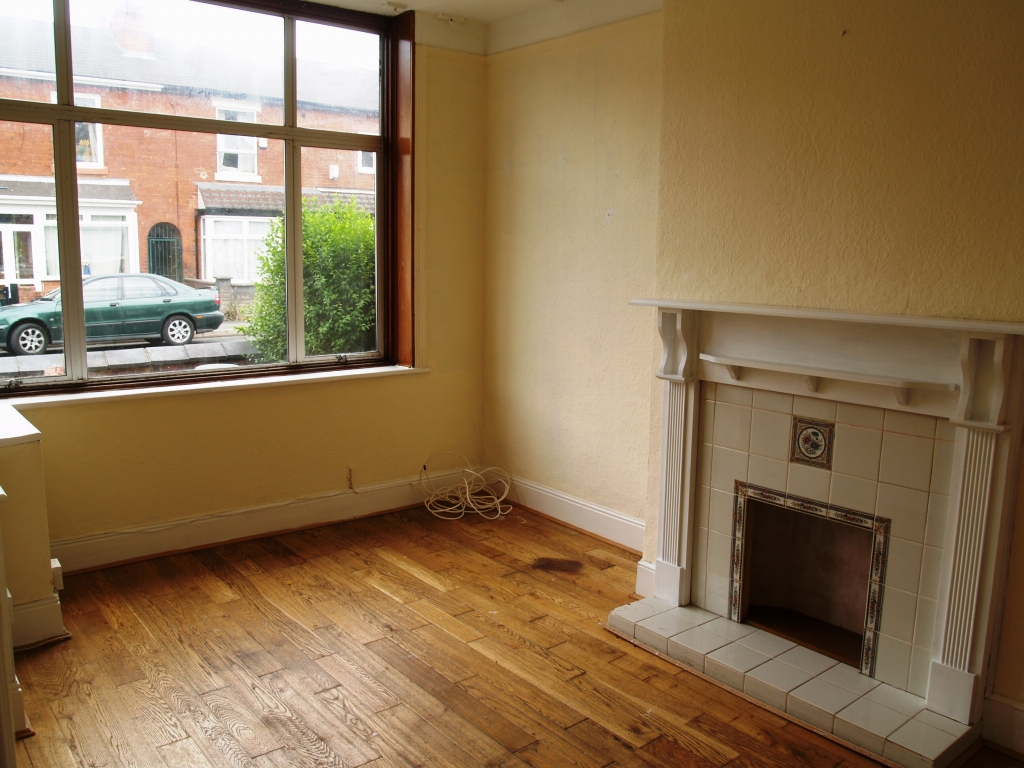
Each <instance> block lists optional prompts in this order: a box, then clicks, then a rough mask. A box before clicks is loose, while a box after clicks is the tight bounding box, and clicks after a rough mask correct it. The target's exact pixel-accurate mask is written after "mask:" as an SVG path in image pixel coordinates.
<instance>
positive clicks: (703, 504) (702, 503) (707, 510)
mask: <svg viewBox="0 0 1024 768" xmlns="http://www.w3.org/2000/svg"><path fill="white" fill-rule="evenodd" d="M710 515H711V486H708V485H701V486H698V488H697V527H698V528H707V527H708V521H709V520H710V519H711V517H710Z"/></svg>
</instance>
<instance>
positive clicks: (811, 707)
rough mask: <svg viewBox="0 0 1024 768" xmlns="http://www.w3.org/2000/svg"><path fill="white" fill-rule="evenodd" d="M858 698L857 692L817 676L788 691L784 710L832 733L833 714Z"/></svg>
mask: <svg viewBox="0 0 1024 768" xmlns="http://www.w3.org/2000/svg"><path fill="white" fill-rule="evenodd" d="M858 698H859V694H857V693H854V692H853V691H848V690H846V689H845V688H840V687H839V686H837V685H833V684H831V683H829V682H826V681H825V680H822V679H821V677H820V676H819V677H816V678H814V679H813V680H809V681H808V682H806V683H804V684H803V685H801V686H800V687H799V688H796V689H794V690H792V691H790V692H789V696H788V697H787V699H786V712H788V713H789V714H791V715H793V717H797V718H799V719H801V720H805V721H806V722H808V723H810V724H811V725H813V726H815V727H817V728H821V730H823V731H827V732H828V733H832V725H833V719H834V717H835V714H836V713H837V712H840V711H842V710H844V709H846V707H848V706H850V705H851V704H852V703H853V702H854V701H856V700H857V699H858Z"/></svg>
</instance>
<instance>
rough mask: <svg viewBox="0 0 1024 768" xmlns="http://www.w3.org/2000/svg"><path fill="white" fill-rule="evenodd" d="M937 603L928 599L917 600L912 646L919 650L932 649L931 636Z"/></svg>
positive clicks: (920, 598) (919, 598)
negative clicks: (917, 647)
mask: <svg viewBox="0 0 1024 768" xmlns="http://www.w3.org/2000/svg"><path fill="white" fill-rule="evenodd" d="M937 605H938V601H936V600H932V599H931V598H928V597H918V598H917V618H916V619H915V620H914V645H917V646H920V647H921V648H931V647H932V634H933V632H934V630H935V608H936V607H937Z"/></svg>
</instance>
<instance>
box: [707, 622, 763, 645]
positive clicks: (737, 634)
mask: <svg viewBox="0 0 1024 768" xmlns="http://www.w3.org/2000/svg"><path fill="white" fill-rule="evenodd" d="M706 628H707V629H708V630H709V631H711V632H714V633H715V634H716V635H721V636H722V637H727V638H729V641H730V642H734V641H736V640H739V639H740V638H741V637H746V636H747V635H749V634H750V633H752V632H754V631H756V630H755V629H754V628H753V627H752V626H750V625H749V624H740V623H739V622H737V621H732V620H730V619H724V618H722V619H715V620H714V621H712V622H709V623H708V624H707V625H706Z"/></svg>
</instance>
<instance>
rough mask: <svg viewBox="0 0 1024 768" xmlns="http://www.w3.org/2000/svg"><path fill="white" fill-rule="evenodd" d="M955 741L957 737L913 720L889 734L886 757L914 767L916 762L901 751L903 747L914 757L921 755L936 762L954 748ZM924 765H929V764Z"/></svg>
mask: <svg viewBox="0 0 1024 768" xmlns="http://www.w3.org/2000/svg"><path fill="white" fill-rule="evenodd" d="M955 741H956V736H953V735H952V734H950V733H946V732H945V731H940V730H939V729H938V728H933V727H932V726H930V725H927V724H926V723H923V722H921V721H920V720H917V719H915V718H911V719H910V720H908V721H907V722H906V723H905V724H903V725H902V726H901V727H899V728H898V729H896V730H895V731H894V732H893V733H891V734H889V738H888V741H887V742H886V745H885V753H884V757H885V758H886V759H889V760H892V761H894V762H898V763H901V764H902V765H908V764H909V765H914V764H915V761H913V759H912V756H911V755H905V754H904V753H903V751H902V750H901V749H900V747H902V748H903V749H904V750H907V751H909V752H911V753H912V754H913V755H920V756H921V757H924V758H925V759H926V760H928V761H934V760H935V759H936V758H938V757H939V756H940V755H942V753H943V752H945V751H946V750H947V749H949V748H950V747H951V746H953V743H954V742H955ZM917 764H920V763H917ZM924 764H925V765H927V763H924Z"/></svg>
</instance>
